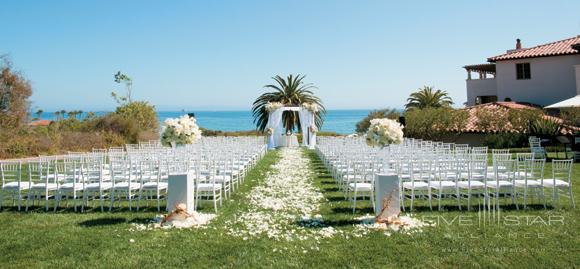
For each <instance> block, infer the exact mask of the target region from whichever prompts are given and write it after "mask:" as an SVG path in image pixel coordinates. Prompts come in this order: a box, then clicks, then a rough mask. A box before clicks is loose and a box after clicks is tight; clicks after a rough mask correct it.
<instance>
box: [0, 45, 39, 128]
mask: <svg viewBox="0 0 580 269" xmlns="http://www.w3.org/2000/svg"><path fill="white" fill-rule="evenodd" d="M0 60H1V61H3V62H2V63H0V127H10V128H17V127H20V126H22V125H24V124H26V122H27V121H28V116H29V115H28V111H29V101H28V98H30V96H31V95H32V87H31V86H30V83H29V82H28V80H27V79H26V78H24V77H23V76H22V75H20V74H19V73H18V72H14V71H13V70H12V68H11V63H10V61H8V60H7V59H6V58H5V57H2V56H0Z"/></svg>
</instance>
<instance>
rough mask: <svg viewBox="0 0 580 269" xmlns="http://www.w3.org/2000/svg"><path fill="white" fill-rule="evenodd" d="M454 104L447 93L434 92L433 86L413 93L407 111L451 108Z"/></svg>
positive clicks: (408, 101)
mask: <svg viewBox="0 0 580 269" xmlns="http://www.w3.org/2000/svg"><path fill="white" fill-rule="evenodd" d="M452 104H453V101H452V100H451V97H449V95H448V94H447V92H446V91H442V90H434V88H433V87H431V86H424V87H423V88H420V89H417V91H416V92H413V93H411V95H409V98H407V104H406V105H405V107H406V108H407V110H411V109H416V108H418V109H423V108H427V107H435V108H437V107H449V106H451V105H452Z"/></svg>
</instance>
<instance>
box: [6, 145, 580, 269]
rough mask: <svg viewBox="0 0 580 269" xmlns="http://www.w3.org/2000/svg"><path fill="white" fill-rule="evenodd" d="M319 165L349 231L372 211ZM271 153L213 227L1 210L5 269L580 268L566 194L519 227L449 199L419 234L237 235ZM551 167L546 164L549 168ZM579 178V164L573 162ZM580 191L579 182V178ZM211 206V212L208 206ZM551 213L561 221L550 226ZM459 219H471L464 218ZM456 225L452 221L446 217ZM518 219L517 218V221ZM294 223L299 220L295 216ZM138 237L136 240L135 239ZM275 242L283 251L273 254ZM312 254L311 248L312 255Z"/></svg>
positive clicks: (139, 215)
mask: <svg viewBox="0 0 580 269" xmlns="http://www.w3.org/2000/svg"><path fill="white" fill-rule="evenodd" d="M305 154H307V155H308V156H309V157H310V158H311V159H312V161H313V165H314V166H313V168H312V169H316V170H317V171H318V175H319V176H318V177H317V178H315V179H314V181H315V184H316V185H317V186H318V187H320V188H321V191H322V192H323V193H324V195H325V196H326V198H327V199H328V201H327V202H325V203H324V204H323V206H322V208H321V212H320V213H321V214H322V215H323V217H324V219H325V220H326V224H327V225H331V226H334V227H335V228H337V229H340V230H343V231H344V233H345V234H349V233H351V232H352V230H353V224H355V223H356V221H355V220H354V217H355V216H360V215H362V214H366V213H371V209H370V205H369V203H368V202H362V203H360V204H359V207H360V208H359V210H358V211H357V214H356V215H355V216H353V214H352V212H351V209H350V207H349V204H348V202H346V201H344V199H343V196H342V194H341V193H339V192H338V190H337V187H336V185H335V184H334V182H333V180H332V178H330V176H329V175H328V173H327V172H326V170H325V169H324V167H323V166H322V165H321V163H320V160H318V158H317V157H316V155H315V154H314V152H313V151H305ZM278 158H279V156H278V152H276V151H271V152H269V153H268V154H267V155H266V157H265V158H264V159H263V160H262V161H261V162H260V163H259V164H258V165H257V166H256V168H255V169H254V170H253V171H252V172H251V173H250V174H249V175H248V178H247V180H246V182H245V184H244V186H243V187H242V188H241V189H240V191H238V192H237V193H236V194H235V195H233V197H232V199H230V200H227V201H226V202H225V203H224V206H223V208H221V210H220V213H219V216H218V217H217V218H216V219H215V220H214V221H213V222H212V223H211V224H210V225H209V226H208V227H207V228H206V229H194V230H155V231H139V232H132V231H129V230H130V229H131V227H132V226H131V224H130V223H132V222H144V221H146V220H147V219H149V218H152V217H154V216H155V215H156V213H155V212H152V211H150V212H129V211H128V210H127V209H119V210H117V211H115V212H111V213H100V212H88V213H74V212H70V210H63V211H61V212H58V213H52V212H51V213H45V212H44V209H43V208H39V209H35V210H34V212H32V213H19V212H15V211H14V209H13V208H7V209H6V208H5V209H3V210H2V213H0V253H1V254H0V264H1V267H2V268H21V267H28V268H30V267H33V268H47V267H55V266H56V267H59V268H60V267H63V268H79V267H90V268H119V267H129V268H137V267H139V268H159V267H186V268H216V267H217V268H220V267H221V268H233V267H237V268H272V267H277V268H286V267H293V268H335V267H342V268H345V267H350V268H393V267H401V268H407V267H417V268H489V267H491V268H496V267H512V268H538V267H546V268H572V267H577V266H579V265H580V255H578V253H579V251H578V250H579V249H578V246H580V237H579V234H578V232H579V230H580V225H579V224H578V220H579V217H580V213H579V211H580V210H578V209H571V208H570V207H569V206H568V200H567V199H566V198H562V199H563V202H565V203H564V204H565V206H564V208H562V209H549V210H543V209H539V208H538V207H534V208H533V209H528V210H526V211H523V210H520V211H515V210H514V209H506V210H505V211H502V214H503V215H504V216H509V217H510V218H512V220H513V219H516V218H518V220H520V221H521V222H525V220H526V219H527V220H530V223H520V225H506V224H505V223H504V224H501V225H497V224H494V225H491V224H489V223H486V225H482V224H481V225H480V224H478V216H479V215H478V213H477V212H475V211H471V212H467V211H457V210H456V207H454V206H452V204H453V203H452V202H448V204H449V206H447V207H446V208H445V209H446V211H442V212H439V211H429V210H428V208H425V207H424V206H425V203H421V205H422V206H421V207H420V208H419V209H418V210H416V212H415V213H414V215H415V217H418V218H425V219H429V220H439V224H438V225H437V226H435V227H430V228H424V229H423V232H422V233H419V234H414V235H405V234H399V233H396V234H393V235H391V236H386V235H384V234H383V233H382V232H371V233H369V234H367V235H365V236H362V237H355V236H349V237H348V238H347V237H345V236H335V237H333V238H331V239H323V240H321V243H320V245H318V246H319V250H312V249H311V247H312V246H313V242H311V241H294V242H284V241H274V240H270V239H268V238H260V239H250V240H243V239H242V238H238V237H232V236H228V235H226V233H225V228H226V227H224V225H225V224H224V223H225V222H226V221H227V220H228V219H231V218H233V216H234V214H235V213H236V212H238V211H239V210H241V209H244V208H245V203H244V197H245V193H247V192H248V191H249V190H250V189H251V188H252V186H255V185H256V184H257V183H258V182H259V181H260V180H263V179H264V175H265V173H266V172H267V171H268V170H270V169H271V168H270V166H271V165H272V164H273V163H275V162H276V161H277V160H278ZM549 172H550V170H549V168H548V170H547V171H546V173H547V174H548V173H549ZM574 172H575V175H576V176H578V175H580V165H575V167H574ZM574 183H575V189H574V191H575V195H576V197H580V188H578V185H579V184H580V180H579V179H578V178H575V182H574ZM203 210H204V211H206V212H211V210H212V206H211V205H210V204H209V203H208V204H207V205H206V206H204V209H203ZM550 217H552V218H553V219H554V220H557V221H555V222H554V223H550V224H551V225H547V224H546V223H539V222H541V221H544V222H547V221H548V220H549V218H550ZM459 221H462V223H461V224H460V223H459ZM446 222H447V224H446ZM510 224H513V223H510ZM288 225H297V224H295V223H289V224H288ZM131 239H134V243H130V240H131ZM273 249H278V250H283V251H282V252H279V251H278V252H273ZM305 250H307V251H306V253H304V252H305Z"/></svg>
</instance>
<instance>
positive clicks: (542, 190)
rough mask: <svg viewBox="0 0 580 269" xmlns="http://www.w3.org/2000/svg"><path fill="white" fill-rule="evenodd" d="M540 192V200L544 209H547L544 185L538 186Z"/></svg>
mask: <svg viewBox="0 0 580 269" xmlns="http://www.w3.org/2000/svg"><path fill="white" fill-rule="evenodd" d="M540 193H541V195H542V201H544V209H547V206H546V196H545V195H544V187H540Z"/></svg>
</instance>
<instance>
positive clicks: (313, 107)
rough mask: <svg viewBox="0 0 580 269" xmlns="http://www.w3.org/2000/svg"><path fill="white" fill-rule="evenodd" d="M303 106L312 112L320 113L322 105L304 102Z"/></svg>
mask: <svg viewBox="0 0 580 269" xmlns="http://www.w3.org/2000/svg"><path fill="white" fill-rule="evenodd" d="M302 107H303V108H305V109H306V110H308V111H310V112H312V113H318V111H320V107H318V105H317V104H315V103H303V104H302Z"/></svg>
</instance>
